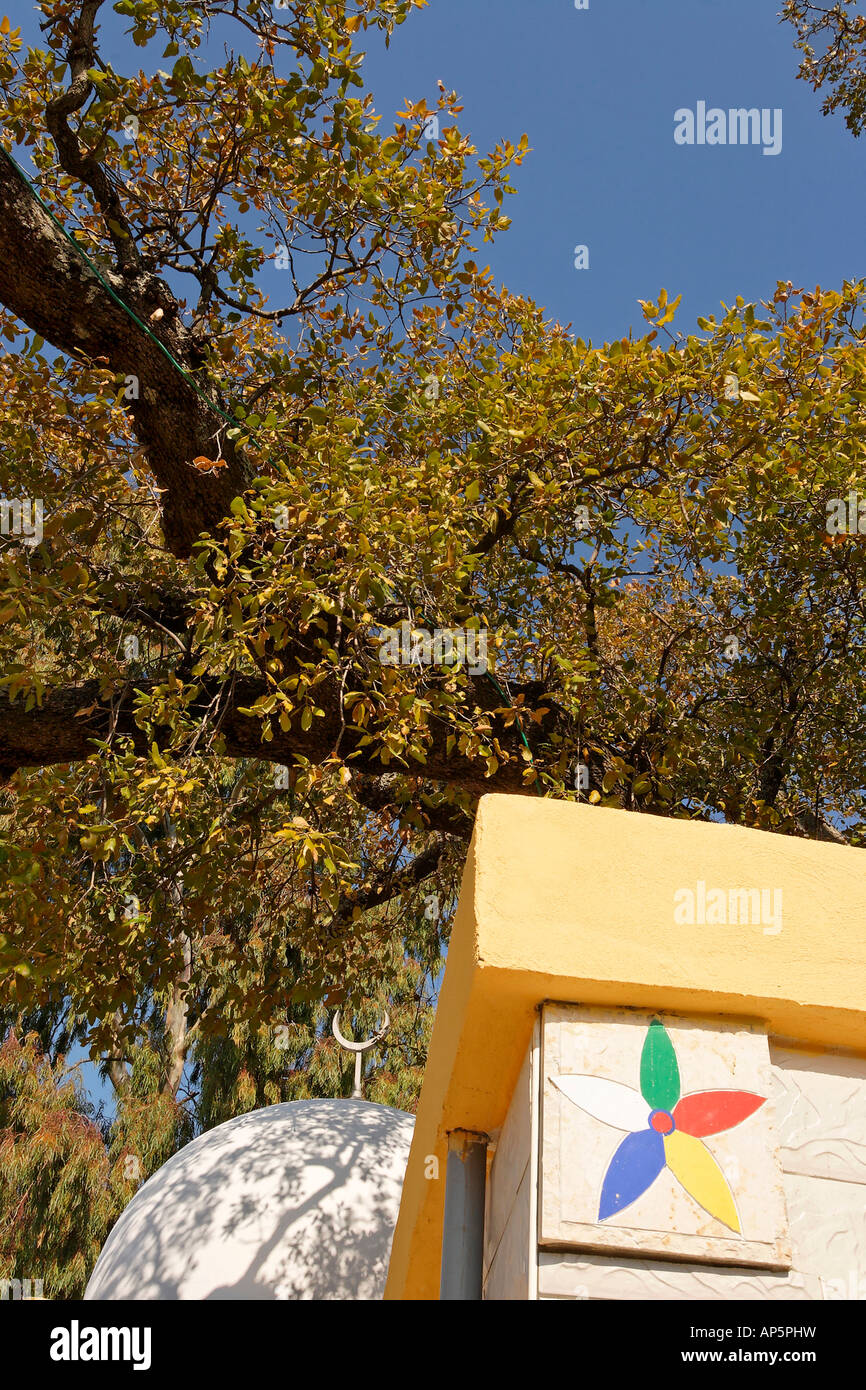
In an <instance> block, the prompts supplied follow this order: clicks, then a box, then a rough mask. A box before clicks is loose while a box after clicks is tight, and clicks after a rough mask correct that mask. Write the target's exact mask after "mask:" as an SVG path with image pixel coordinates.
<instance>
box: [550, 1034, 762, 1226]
mask: <svg viewBox="0 0 866 1390" xmlns="http://www.w3.org/2000/svg"><path fill="white" fill-rule="evenodd" d="M552 1079H553V1081H554V1084H555V1085H556V1086H557V1087H558V1088H559V1090H560V1091H562V1093H563V1095H564V1096H567V1097H568V1099H569V1100H570V1101H573V1102H574V1104H575V1105H577V1106H579V1107H580V1109H581V1110H585V1111H586V1113H587V1114H588V1115H592V1116H593V1117H594V1118H595V1119H596V1120H601V1121H602V1122H603V1123H604V1124H606V1125H611V1126H612V1128H614V1129H620V1130H623V1129H624V1130H629V1131H630V1133H628V1134H627V1135H626V1137H625V1139H623V1141H622V1143H621V1144H620V1145H619V1148H618V1149H617V1151H616V1153H615V1154H614V1156H613V1158H612V1159H611V1161H610V1163H609V1164H608V1169H607V1172H606V1173H605V1175H604V1182H603V1184H602V1189H601V1201H600V1203H599V1209H598V1219H599V1221H606V1220H607V1218H608V1217H610V1216H615V1215H616V1214H617V1212H620V1211H622V1210H623V1209H624V1208H625V1207H628V1206H631V1204H632V1202H636V1201H637V1199H638V1197H642V1196H643V1194H644V1192H646V1191H647V1189H648V1188H650V1187H651V1186H652V1184H653V1183H654V1182H655V1180H656V1178H657V1177H658V1176H659V1174H660V1173H661V1172H662V1171H663V1170H664V1169H665V1168H669V1169H670V1171H671V1172H672V1173H673V1175H674V1177H675V1178H676V1179H677V1181H678V1182H679V1183H680V1184H681V1185H682V1186H683V1187H684V1188H685V1190H686V1192H687V1193H688V1194H689V1196H690V1197H692V1198H693V1199H694V1200H695V1201H696V1202H697V1203H698V1205H699V1206H701V1207H703V1208H704V1211H707V1212H709V1214H710V1216H715V1217H716V1218H717V1219H718V1220H719V1221H721V1222H723V1223H724V1225H726V1226H728V1227H730V1229H731V1230H732V1231H736V1232H737V1233H738V1234H739V1232H740V1219H739V1217H738V1215H737V1208H736V1206H735V1204H734V1197H733V1193H732V1192H731V1189H730V1187H729V1186H728V1181H727V1178H726V1177H725V1175H724V1173H723V1172H722V1170H721V1168H720V1167H719V1165H718V1163H717V1162H716V1160H715V1159H714V1158H713V1155H712V1154H711V1153H710V1151H709V1149H708V1148H707V1146H706V1144H703V1143H702V1142H701V1140H702V1139H703V1138H704V1137H705V1136H707V1135H709V1134H720V1133H721V1132H722V1130H725V1129H733V1127H734V1125H738V1124H741V1123H742V1122H743V1120H747V1119H748V1118H749V1116H750V1115H753V1114H754V1113H755V1111H756V1110H757V1109H758V1108H759V1107H760V1106H761V1105H763V1104H764V1102H765V1100H766V1099H767V1097H766V1096H757V1095H755V1094H754V1093H753V1092H752V1091H694V1092H692V1093H691V1094H690V1095H687V1096H682V1097H681V1096H680V1069H679V1064H678V1062H677V1054H676V1051H675V1050H674V1045H673V1043H672V1042H671V1040H670V1037H669V1036H668V1033H667V1031H666V1029H665V1028H664V1027H663V1025H662V1024H661V1023H660V1022H659V1020H658V1019H654V1020H653V1022H652V1023H651V1024H650V1026H649V1029H648V1031H647V1035H646V1038H645V1039H644V1045H643V1051H642V1053H641V1061H640V1091H635V1090H633V1089H632V1088H631V1086H625V1085H623V1084H622V1082H619V1081H606V1080H605V1079H604V1078H603V1077H600V1076H560V1077H554V1078H552Z"/></svg>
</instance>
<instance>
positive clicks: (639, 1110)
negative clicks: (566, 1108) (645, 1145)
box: [550, 1075, 652, 1130]
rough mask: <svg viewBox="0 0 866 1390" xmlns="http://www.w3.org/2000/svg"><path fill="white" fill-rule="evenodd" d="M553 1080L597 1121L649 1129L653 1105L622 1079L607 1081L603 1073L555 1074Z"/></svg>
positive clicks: (616, 1127) (625, 1127)
mask: <svg viewBox="0 0 866 1390" xmlns="http://www.w3.org/2000/svg"><path fill="white" fill-rule="evenodd" d="M550 1080H551V1081H552V1082H553V1084H554V1086H557V1087H558V1088H559V1090H560V1091H562V1094H563V1095H564V1096H568V1099H569V1100H571V1101H574V1104H575V1105H579V1106H580V1108H581V1110H585V1111H586V1112H587V1114H588V1115H592V1116H593V1117H594V1118H595V1119H596V1120H603V1121H604V1123H605V1124H606V1125H612V1126H613V1128H614V1129H626V1130H636V1129H646V1127H647V1121H648V1119H649V1116H650V1113H651V1110H652V1107H651V1106H649V1105H647V1103H646V1101H645V1100H644V1098H643V1096H642V1095H641V1093H640V1091H634V1090H632V1088H631V1086H623V1084H622V1082H621V1081H605V1080H604V1078H603V1077H601V1076H575V1075H572V1076H552V1077H551V1078H550Z"/></svg>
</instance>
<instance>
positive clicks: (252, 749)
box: [0, 676, 560, 795]
mask: <svg viewBox="0 0 866 1390" xmlns="http://www.w3.org/2000/svg"><path fill="white" fill-rule="evenodd" d="M153 688H154V683H153V682H147V681H141V682H138V683H136V684H135V685H133V684H127V685H125V686H124V687H123V688H122V690H119V691H118V692H117V694H116V695H115V697H114V699H113V700H108V699H104V698H102V697H101V695H100V687H99V682H98V681H96V680H92V681H85V682H83V683H82V684H80V685H70V686H66V687H62V688H57V689H54V690H49V691H48V692H46V694H45V696H44V699H43V701H42V704H41V705H40V706H35V707H34V708H32V709H29V710H27V709H25V708H24V703H23V701H22V699H21V698H20V697H19V698H18V699H17V700H16V701H15V702H14V703H7V702H6V700H5V699H3V703H2V706H0V775H2V776H4V777H7V778H8V776H9V775H10V774H11V773H12V772H14V771H16V770H17V769H19V768H26V767H47V766H52V765H54V764H58V763H71V762H78V761H81V760H82V759H84V758H87V757H88V756H90V754H92V753H93V752H94V746H95V745H94V740H100V741H106V740H108V739H110V738H111V737H113V736H118V735H126V736H128V737H129V738H131V739H132V742H133V746H134V747H135V748H136V750H137V751H138V752H140V753H146V752H147V751H148V748H149V737H148V735H147V734H146V733H145V732H144V730H142V729H140V728H139V727H138V725H137V723H136V721H135V717H134V710H133V700H134V698H135V692H136V690H138V691H141V692H142V693H143V694H145V695H147V694H148V693H149V692H150V691H151V690H153ZM267 693H268V687H267V686H266V685H265V683H264V682H263V681H260V680H258V679H257V678H255V677H247V676H245V677H237V678H235V679H233V680H229V681H224V682H217V681H213V682H202V683H201V685H200V688H199V694H198V695H197V697H196V699H195V701H194V703H193V704H192V705H191V706H190V707H189V708H188V711H187V712H188V714H189V715H190V716H191V717H192V718H193V719H195V720H198V721H200V728H201V734H200V736H199V737H197V738H196V740H195V751H196V752H197V753H199V754H205V753H209V752H213V751H214V741H215V739H217V738H219V739H220V740H221V741H222V752H223V753H224V755H225V756H226V757H229V758H261V759H264V760H266V761H268V762H271V763H282V764H286V765H291V764H293V763H295V762H296V761H299V760H303V759H309V760H311V761H313V762H318V763H324V762H326V761H327V760H328V759H329V758H330V757H331V756H332V754H333V750H334V748H335V747H336V746H337V745H338V743H339V746H340V753H341V757H342V758H344V759H345V760H346V761H347V763H348V766H349V767H350V768H352V770H353V771H357V772H362V773H369V774H372V775H374V776H381V774H382V771H383V766H382V763H381V761H380V760H379V759H378V758H377V757H376V755H375V751H371V748H370V746H369V745H362V744H361V739H362V738H363V736H364V733H365V730H364V729H363V728H361V727H358V726H355V725H352V724H348V723H346V722H345V721H344V720H343V719H342V718H341V708H340V689H339V685H338V683H337V682H336V681H335V682H334V683H333V685H332V686H331V687H330V689H329V688H328V687H325V686H322V687H319V688H318V689H317V692H316V700H317V704H318V705H319V706H320V708H322V709H324V717H323V718H316V719H314V720H313V723H312V725H311V727H310V728H309V729H308V730H306V731H305V730H303V729H302V728H301V721H300V715H299V714H298V715H296V717H295V719H294V720H293V722H292V725H291V727H290V728H289V729H288V730H287V731H283V730H281V729H279V728H275V729H274V731H273V738H272V739H271V740H270V741H269V742H267V743H265V742H263V740H262V724H261V720H260V719H258V718H256V717H255V716H252V715H249V714H242V713H241V712H240V711H241V710H242V709H245V708H249V707H250V706H252V705H254V704H255V702H256V701H257V700H258V699H260V698H262V697H263V696H265V695H266V694H267ZM516 693H517V694H520V693H522V692H521V691H520V690H518V691H517V692H516ZM0 698H2V697H0ZM559 717H560V716H559V712H558V711H557V710H556V709H555V708H554V707H553V706H552V705H551V708H550V710H549V712H548V713H547V714H546V715H545V716H544V718H543V719H542V721H541V723H540V724H533V726H532V730H531V733H530V735H529V737H530V739H531V740H535V741H536V742H538V743H540V742H543V741H546V740H547V739H548V738H549V736H550V732H551V730H552V728H553V726H554V725H555V723H556V722H557V720H558V719H559ZM487 718H488V719H489V720H490V725H491V737H493V738H498V740H499V742H500V745H501V746H502V747H509V746H513V745H514V743H515V734H514V729H513V727H508V726H506V724H505V723H504V722H503V720H502V718H501V716H499V715H495V714H492V713H490V714H488V716H487ZM450 732H451V729H450V726H449V725H448V724H446V723H444V722H442V723H440V724H437V725H436V727H435V728H434V729H433V733H432V739H431V743H430V746H429V747H428V749H427V757H426V761H425V762H424V763H416V762H414V761H411V762H409V763H407V764H406V765H405V766H404V765H402V764H399V765H398V764H396V763H395V762H393V761H392V766H391V770H392V771H394V770H399V771H403V772H407V773H409V774H410V775H414V776H420V777H423V778H425V780H430V781H434V782H437V781H438V782H443V783H446V784H449V785H457V786H460V787H461V788H462V789H463V790H464V791H467V792H469V793H471V794H474V795H482V794H483V793H485V792H491V791H501V792H521V791H526V789H527V784H526V782H525V781H524V777H523V773H524V771H525V767H526V764H525V762H524V760H523V758H522V757H521V756H519V754H518V753H517V752H516V750H515V756H514V757H513V758H512V759H511V760H510V761H509V762H507V763H502V764H500V766H499V768H498V770H497V771H496V772H495V773H494V774H493V775H492V776H489V777H487V776H485V775H484V760H483V758H477V759H473V758H469V757H466V756H464V755H463V754H461V753H459V752H458V751H457V750H456V749H452V750H451V751H450V752H449V751H447V740H448V736H449V734H450ZM157 741H159V740H157Z"/></svg>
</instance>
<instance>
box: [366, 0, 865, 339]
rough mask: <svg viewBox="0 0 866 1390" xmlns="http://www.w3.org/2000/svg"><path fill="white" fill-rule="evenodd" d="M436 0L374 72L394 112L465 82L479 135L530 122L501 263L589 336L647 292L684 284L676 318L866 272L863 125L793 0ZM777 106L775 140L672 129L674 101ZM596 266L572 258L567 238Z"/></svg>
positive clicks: (505, 273) (606, 332)
mask: <svg viewBox="0 0 866 1390" xmlns="http://www.w3.org/2000/svg"><path fill="white" fill-rule="evenodd" d="M589 5H590V8H589V9H588V10H585V11H577V10H575V8H574V3H573V0H430V4H429V6H428V8H427V9H426V10H423V11H418V12H417V13H415V14H414V15H413V16H412V17H411V18H410V19H409V20H408V21H407V22H406V23H405V24H404V25H403V26H402V28H401V29H399V30H398V32H397V34H396V36H395V38H394V40H393V41H392V44H391V48H390V50H389V51H388V52H385V51H384V49H382V50H375V51H374V49H373V48H372V46H371V47H370V53H369V57H368V61H367V70H366V76H367V81H368V83H369V85H370V87H371V88H372V90H373V91H374V93H375V94H376V100H377V106H378V109H379V111H380V112H381V113H382V114H383V116H384V115H386V114H388V115H390V114H391V113H392V112H393V111H394V110H396V109H398V108H400V107H401V106H402V103H403V100H404V99H405V98H406V97H411V98H414V99H420V98H421V97H422V96H423V97H426V99H427V102H428V104H430V105H432V104H433V102H434V99H435V97H436V81H437V78H441V79H442V81H443V82H444V83H445V85H446V86H447V87H449V88H451V87H454V88H456V89H457V90H458V92H459V93H460V95H461V97H462V98H463V101H464V104H465V108H466V109H465V112H464V113H463V115H462V116H461V117H460V120H461V124H462V126H463V128H464V129H465V130H466V131H467V132H469V133H470V134H471V135H472V137H473V139H474V141H475V143H476V145H477V146H478V147H479V148H480V149H482V150H486V149H488V148H489V147H491V146H492V145H493V144H495V142H496V141H497V140H499V139H502V138H507V139H511V140H514V141H516V140H517V139H518V137H519V136H520V135H521V134H523V132H526V134H527V135H528V136H529V142H530V145H531V147H532V151H533V152H532V154H531V155H530V156H529V158H528V159H527V161H526V162H525V164H524V165H523V167H522V169H520V170H518V171H517V173H516V185H517V187H518V190H519V196H518V197H515V198H511V199H509V200H508V206H507V209H506V210H507V212H508V213H509V215H510V216H511V217H512V218H513V226H512V227H511V229H510V230H509V231H508V232H507V233H505V234H504V235H503V236H502V237H501V238H500V239H498V240H497V242H496V244H495V246H494V247H493V248H492V250H490V249H489V248H488V250H487V252H486V254H489V257H490V263H491V265H492V267H493V270H494V272H495V274H496V277H497V279H499V280H502V281H503V282H504V283H505V284H507V285H508V287H509V289H512V290H514V291H517V292H520V293H524V294H528V295H530V296H531V297H532V298H534V299H535V300H536V301H537V302H538V303H540V304H542V305H544V306H545V308H546V309H547V310H548V311H549V313H550V315H551V316H552V317H555V318H557V319H559V320H560V322H563V323H572V324H573V325H574V329H575V332H576V333H577V334H579V336H581V337H583V338H592V339H593V340H594V341H600V340H604V339H610V338H616V337H621V336H622V335H623V334H625V333H627V332H628V330H629V328H630V327H632V326H633V327H634V328H635V331H636V332H640V331H642V325H643V322H644V321H643V318H642V315H641V312H640V309H639V307H638V305H637V300H638V299H653V298H654V297H655V294H656V292H657V291H658V289H660V288H661V287H662V286H664V287H665V288H666V289H667V290H668V293H669V294H670V295H671V297H673V296H674V295H676V294H679V293H682V295H683V305H682V310H681V316H680V317H678V320H677V324H678V326H679V327H680V328H683V329H689V328H692V327H693V325H694V320H695V318H696V317H697V316H698V315H701V314H707V313H712V312H715V310H716V309H717V308H718V305H719V301H720V300H725V302H727V303H730V302H731V301H732V300H733V299H734V298H735V297H736V296H737V295H738V294H741V295H743V297H744V298H745V299H746V300H747V301H751V300H759V299H762V298H769V297H771V295H772V292H773V289H774V288H775V283H776V280H777V279H784V280H792V281H793V282H794V284H795V285H805V286H806V287H808V288H814V287H815V285H817V284H821V285H822V286H828V287H836V286H838V285H840V284H841V283H842V281H843V280H844V279H846V278H848V279H856V278H857V277H858V276H860V275H863V274H866V246H864V228H866V139H864V140H860V141H857V140H854V138H853V137H852V136H851V135H850V133H849V132H848V130H847V128H846V127H845V124H844V119H843V117H842V116H841V115H834V116H823V115H822V114H821V109H820V108H821V96H820V95H817V94H815V93H813V92H812V90H811V88H810V87H809V86H808V85H807V84H806V83H805V82H802V81H798V80H797V79H796V72H797V67H798V55H797V53H796V51H795V49H794V45H793V41H792V39H793V31H792V30H791V27H790V26H789V25H787V24H785V25H781V24H779V22H778V11H779V10H780V9H781V0H589ZM698 101H705V102H706V104H707V107H713V106H717V107H721V108H724V109H726V110H727V109H729V108H730V107H743V106H745V107H758V108H765V107H766V108H770V109H774V108H776V107H780V108H781V109H782V111H783V123H782V130H783V143H782V150H781V153H780V154H779V155H778V156H766V155H764V154H763V153H762V150H761V148H760V147H759V146H757V147H755V146H751V145H750V146H745V147H744V146H724V147H723V146H716V147H711V146H709V145H705V146H703V147H699V146H697V145H695V146H693V147H691V148H689V147H684V146H677V145H676V144H675V143H674V138H673V136H674V112H675V110H677V108H679V107H691V108H692V109H694V108H695V107H696V104H697V102H698ZM579 243H581V244H585V245H587V246H588V247H589V253H590V269H589V270H587V271H576V270H575V269H574V265H573V261H574V255H573V251H574V247H575V245H577V244H579Z"/></svg>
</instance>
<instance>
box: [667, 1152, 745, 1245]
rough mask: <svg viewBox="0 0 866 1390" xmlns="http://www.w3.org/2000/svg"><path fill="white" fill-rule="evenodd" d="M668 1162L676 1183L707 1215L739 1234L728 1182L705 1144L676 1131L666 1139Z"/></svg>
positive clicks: (735, 1211)
mask: <svg viewBox="0 0 866 1390" xmlns="http://www.w3.org/2000/svg"><path fill="white" fill-rule="evenodd" d="M665 1158H666V1160H667V1165H668V1167H669V1168H670V1170H671V1172H672V1173H673V1175H674V1177H675V1178H676V1179H677V1182H680V1183H682V1185H683V1187H684V1188H685V1189H686V1192H688V1194H689V1196H690V1197H693V1198H694V1199H695V1201H696V1202H697V1203H698V1205H699V1206H702V1207H703V1209H704V1211H708V1212H709V1213H710V1216H715V1217H716V1219H717V1220H718V1221H721V1222H723V1223H724V1225H725V1226H729V1227H730V1228H731V1230H732V1231H736V1232H737V1234H738V1235H739V1234H740V1218H739V1217H738V1215H737V1208H736V1207H735V1206H734V1197H733V1193H732V1192H731V1189H730V1188H729V1187H728V1180H727V1178H726V1177H725V1175H724V1173H723V1172H722V1170H721V1168H720V1167H719V1165H718V1163H717V1162H716V1160H715V1159H714V1158H713V1155H712V1154H711V1153H710V1151H709V1149H708V1148H707V1146H706V1144H704V1143H702V1142H701V1140H700V1139H695V1138H694V1136H693V1135H691V1134H683V1133H681V1132H680V1130H674V1132H673V1134H666V1135H665Z"/></svg>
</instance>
